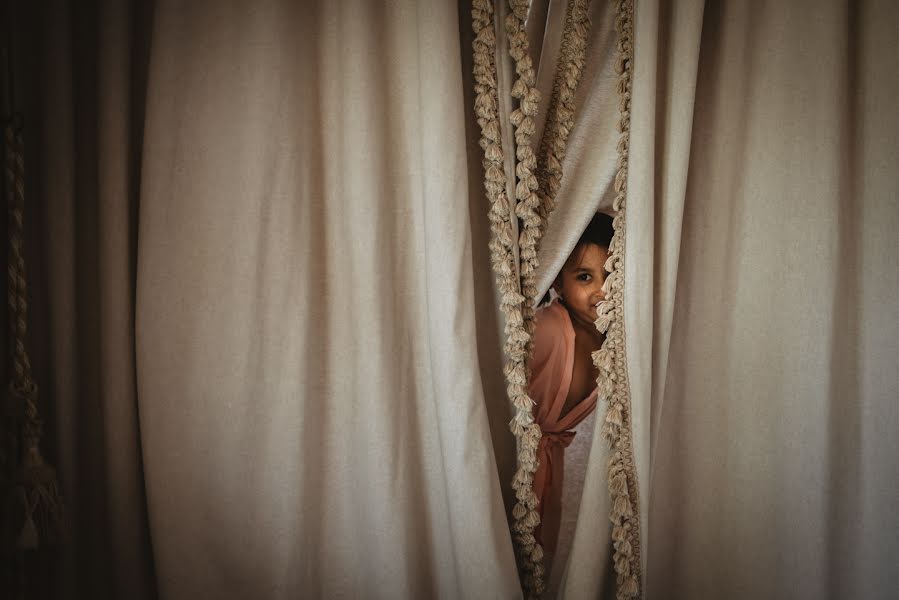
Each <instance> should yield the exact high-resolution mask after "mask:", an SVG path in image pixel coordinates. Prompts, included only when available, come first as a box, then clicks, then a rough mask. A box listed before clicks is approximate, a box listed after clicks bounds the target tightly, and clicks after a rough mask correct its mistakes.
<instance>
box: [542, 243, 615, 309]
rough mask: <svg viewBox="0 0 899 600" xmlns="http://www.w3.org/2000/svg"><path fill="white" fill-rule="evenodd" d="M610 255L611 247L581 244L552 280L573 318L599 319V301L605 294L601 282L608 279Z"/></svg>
mask: <svg viewBox="0 0 899 600" xmlns="http://www.w3.org/2000/svg"><path fill="white" fill-rule="evenodd" d="M608 257H609V253H608V250H607V249H606V248H603V247H601V246H597V245H596V244H585V245H583V246H578V247H577V248H575V249H574V252H572V253H571V256H569V257H568V260H567V261H565V265H564V266H563V267H562V271H561V272H560V273H559V276H558V278H556V282H555V283H554V284H553V288H554V289H555V290H556V293H557V294H559V295H560V296H562V299H563V302H564V304H565V307H566V308H567V309H568V313H569V314H570V315H571V318H572V320H577V321H579V322H580V323H581V324H582V325H587V324H590V325H591V326H592V323H593V321H595V320H596V305H597V304H598V303H599V301H600V300H603V299H604V298H605V294H603V291H602V284H603V283H604V282H605V280H606V270H605V268H604V265H605V263H606V259H607V258H608Z"/></svg>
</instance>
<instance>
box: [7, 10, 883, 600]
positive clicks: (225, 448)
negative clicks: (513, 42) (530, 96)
mask: <svg viewBox="0 0 899 600" xmlns="http://www.w3.org/2000/svg"><path fill="white" fill-rule="evenodd" d="M38 4H39V3H27V2H22V1H19V2H18V3H17V7H18V15H19V17H20V19H21V22H20V25H21V28H20V33H19V34H17V44H18V45H19V47H20V48H21V49H22V51H20V52H18V53H17V57H18V61H19V63H20V65H19V66H20V71H21V72H22V73H24V75H23V76H22V77H20V81H21V82H22V83H21V84H20V85H19V94H20V99H19V100H20V103H19V104H20V106H22V107H24V112H25V113H26V118H27V121H26V123H27V128H26V133H27V139H26V143H27V144H28V164H29V167H30V168H29V183H28V185H29V190H31V192H32V193H31V198H33V199H34V202H33V204H32V205H31V209H30V210H31V212H30V213H29V217H30V218H29V221H28V222H29V224H30V225H29V227H31V233H30V235H31V237H30V240H31V241H30V244H31V245H30V250H29V252H30V254H29V265H30V273H31V274H32V282H33V285H32V294H33V295H34V297H35V300H34V303H33V304H34V306H35V308H34V310H33V311H32V313H31V314H32V316H33V319H34V321H35V323H34V325H33V326H32V328H31V332H32V335H33V337H34V341H33V346H34V352H33V362H34V364H35V374H36V376H38V377H39V384H40V385H41V389H42V391H43V393H42V399H43V400H44V406H45V410H46V412H47V416H48V420H49V421H50V426H49V429H48V436H47V438H48V439H47V441H46V446H48V452H47V454H48V456H50V457H52V460H53V462H55V464H56V465H57V467H59V470H60V473H61V478H62V483H63V487H64V491H65V494H66V500H67V509H68V517H69V519H68V521H69V527H70V530H69V539H68V543H67V545H66V546H65V552H64V554H63V561H62V578H61V579H59V580H58V584H57V585H56V595H57V596H59V597H65V598H69V597H86V598H87V597H89V598H123V597H128V598H131V597H138V598H140V597H146V598H154V597H161V598H193V597H220V598H247V597H254V598H287V597H376V598H412V597H432V596H436V597H444V598H484V597H517V596H519V595H520V591H519V588H518V582H517V576H516V573H515V564H514V560H513V557H512V549H511V541H510V537H509V535H508V532H507V528H506V519H505V515H504V512H503V507H502V501H501V497H502V494H503V493H505V494H507V496H506V497H507V500H508V489H509V488H508V482H509V481H510V479H511V473H512V471H513V470H514V452H515V449H514V442H513V440H512V438H511V435H510V434H509V433H508V419H509V417H510V413H509V409H508V405H507V401H506V399H505V391H504V383H503V380H502V372H501V365H502V360H501V354H500V347H501V336H500V333H501V320H500V319H499V317H498V315H497V313H496V311H495V308H494V307H495V306H496V303H495V300H496V296H495V290H494V289H493V283H492V274H491V273H490V271H489V257H488V252H487V239H488V234H489V232H488V227H487V223H486V217H485V214H486V211H487V206H486V204H485V203H484V202H483V200H482V198H483V196H482V192H481V189H482V187H481V177H482V175H483V174H482V173H481V172H480V166H479V164H480V158H479V152H480V149H479V148H478V147H477V144H476V140H477V136H478V133H477V126H476V125H475V124H473V115H472V108H471V107H472V101H471V88H470V86H471V79H470V77H471V76H470V73H471V68H470V67H471V65H470V60H471V58H470V55H471V50H470V41H471V33H470V21H469V18H470V17H469V8H470V7H469V6H467V5H466V3H464V2H463V3H460V4H459V5H458V6H455V5H452V6H451V5H448V4H447V3H439V2H433V3H422V2H415V1H412V0H408V1H399V2H389V3H377V4H372V3H369V2H364V1H362V0H359V1H357V2H353V1H341V2H332V3H312V2H309V3H299V4H297V3H291V2H286V1H282V0H268V1H264V2H253V3H250V2H244V3H241V2H211V1H210V2H193V3H190V4H189V6H187V5H184V4H181V3H175V2H171V1H168V0H162V1H157V2H155V3H137V2H113V1H112V0H107V1H95V2H89V3H79V4H78V5H77V6H75V5H73V4H72V3H68V2H65V1H63V0H55V1H50V2H46V3H43V5H41V6H38ZM563 8H564V2H558V1H556V0H547V1H546V2H539V3H535V5H534V9H533V11H532V14H533V18H532V20H531V22H530V23H529V31H530V34H531V46H532V50H533V51H534V52H535V58H536V59H537V61H538V62H537V63H536V64H539V65H540V68H539V72H538V80H539V81H538V85H539V86H541V89H546V86H547V85H551V81H549V82H548V80H547V75H548V74H551V70H548V69H551V65H552V64H553V60H554V59H553V56H554V53H555V52H557V45H558V40H559V35H560V32H561V24H562V22H561V18H560V15H561V14H562V11H563ZM611 10H612V9H611V7H610V6H608V4H606V3H602V2H593V3H592V4H591V17H592V20H593V26H592V28H591V33H590V36H591V37H590V45H589V47H588V56H589V58H588V67H587V69H586V71H585V74H584V79H583V81H582V85H581V88H580V90H579V95H578V98H579V100H578V102H579V112H578V116H577V120H576V124H575V130H574V131H573V132H572V137H571V140H570V145H569V148H570V149H569V152H568V156H567V158H566V164H565V179H564V180H563V189H562V191H561V192H560V195H559V199H558V202H559V204H558V208H557V211H556V213H554V216H553V217H552V220H551V222H550V228H549V230H548V231H547V234H546V237H545V238H544V243H543V247H542V251H541V263H542V264H543V265H544V276H543V279H542V281H543V283H544V286H546V285H548V282H549V281H550V280H551V278H552V275H553V272H554V269H556V268H558V265H559V264H561V261H562V260H564V258H565V256H566V255H567V253H568V250H569V249H570V247H571V246H572V245H573V243H574V241H575V240H576V238H577V237H578V235H579V228H580V227H582V226H583V224H584V223H586V221H587V219H589V215H590V214H591V213H592V212H593V211H594V210H596V209H597V208H607V207H608V203H609V201H610V196H609V195H608V186H609V182H610V181H611V178H612V176H613V174H614V143H615V141H616V137H615V135H614V123H615V111H616V110H617V104H616V102H615V101H614V100H613V99H611V96H610V94H611V93H612V91H613V89H614V87H613V82H612V72H611V68H612V63H611V52H612V44H613V39H612V37H613V34H612V31H613V28H612V22H611ZM897 25H899V14H897V10H896V8H895V6H894V5H893V3H890V2H885V1H880V2H875V1H868V2H860V3H838V2H836V1H835V0H834V1H828V2H794V3H772V2H763V3H748V2H737V1H732V2H702V1H700V0H689V1H685V2H678V3H665V2H658V1H657V0H638V1H637V2H636V21H635V28H636V31H635V35H636V40H637V44H636V60H635V65H634V96H633V99H632V108H631V116H632V127H631V137H630V140H631V142H630V143H631V154H630V171H629V174H630V176H629V195H628V220H627V224H628V225H627V226H628V230H627V244H628V247H627V255H626V256H627V258H626V286H627V287H626V290H625V300H626V302H627V304H626V311H625V315H626V319H627V321H626V323H625V325H626V330H627V335H628V337H627V351H628V358H629V379H630V383H631V394H632V403H633V411H634V412H633V416H634V424H635V447H636V450H637V463H638V464H637V466H638V476H639V481H640V497H641V504H640V520H641V526H642V536H643V537H642V547H643V557H642V558H643V561H644V564H643V572H644V582H643V583H644V593H645V594H644V595H645V596H646V597H649V598H704V597H731V598H747V599H749V598H759V597H772V598H787V597H791V598H856V597H857V598H888V597H891V595H892V590H894V589H895V588H896V587H897V585H899V584H897V581H896V576H895V575H894V574H893V572H894V569H893V565H895V564H896V563H897V561H899V544H897V540H899V520H897V519H896V517H895V515H896V514H897V511H899V490H897V486H899V484H897V478H896V475H895V474H896V473H897V472H899V458H897V457H899V449H897V447H896V442H895V435H894V432H895V431H897V430H899V414H897V413H899V409H897V407H896V399H897V397H899V378H897V374H896V370H895V368H894V365H895V358H894V357H895V356H897V355H899V348H897V341H896V340H897V339H899V305H897V302H896V300H895V291H896V289H899V271H897V269H896V259H895V257H896V256H897V253H899V244H897V242H896V239H899V236H896V235H895V231H896V229H897V227H899V209H897V203H899V193H897V183H896V181H897V180H896V175H895V173H896V166H897V164H899V163H897V158H899V146H897V143H896V140H895V132H896V131H897V130H899V123H897V117H896V113H895V110H894V109H893V104H894V102H893V98H894V97H895V96H896V94H897V92H899V82H897V73H899V64H897V60H899V59H897V57H899V48H897V42H896V39H897V36H896V33H897ZM554 48H555V49H554ZM507 66H508V65H507ZM547 95H548V94H546V93H544V96H547ZM538 134H539V130H538ZM594 441H595V443H594V445H593V455H592V456H591V466H590V472H589V474H588V480H587V482H586V485H585V490H584V501H583V502H582V507H583V508H582V511H583V513H582V517H583V518H581V519H580V520H579V523H578V530H577V533H576V537H575V542H574V547H573V550H572V556H571V559H570V563H569V565H568V569H567V576H566V579H565V584H564V587H563V595H564V597H567V598H599V597H611V596H608V595H607V594H608V591H609V589H610V587H611V584H612V582H613V581H612V580H613V579H614V575H613V574H612V573H611V572H610V568H611V567H610V566H609V564H608V556H609V554H608V546H609V540H608V536H609V533H608V530H609V527H608V519H607V514H608V500H607V497H608V490H607V483H606V469H605V456H604V454H605V447H604V445H603V444H602V442H601V440H600V438H599V436H598V433H597V436H596V437H595V440H594ZM51 587H52V586H51Z"/></svg>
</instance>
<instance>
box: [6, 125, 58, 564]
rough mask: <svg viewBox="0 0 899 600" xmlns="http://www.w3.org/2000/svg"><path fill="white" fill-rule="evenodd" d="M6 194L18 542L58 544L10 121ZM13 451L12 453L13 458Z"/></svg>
mask: <svg viewBox="0 0 899 600" xmlns="http://www.w3.org/2000/svg"><path fill="white" fill-rule="evenodd" d="M4 140H5V155H6V161H5V162H6V168H5V171H6V198H7V206H8V226H9V257H8V260H9V264H8V273H7V274H8V290H7V300H8V308H9V335H10V350H11V366H12V368H11V372H10V381H9V384H8V386H7V410H6V413H7V415H11V416H12V418H11V419H8V420H9V421H11V430H12V431H11V436H12V437H13V444H12V447H13V449H14V452H15V454H16V455H17V456H15V457H12V458H14V462H15V463H17V465H16V468H15V472H14V475H13V494H14V496H15V499H16V500H17V502H18V505H19V506H18V508H19V511H18V513H19V515H20V516H21V525H20V529H19V533H18V536H17V539H16V544H17V546H18V548H20V549H21V550H32V549H36V548H38V547H39V546H41V545H42V544H45V545H52V544H55V543H57V542H58V541H59V539H60V536H61V534H62V523H63V505H62V498H61V496H60V492H59V485H58V482H57V477H56V470H55V469H53V468H52V467H51V466H49V465H48V464H46V463H45V462H44V459H43V457H42V456H41V452H40V442H41V435H42V433H43V420H42V419H41V416H40V411H39V407H38V388H37V385H36V384H35V382H34V380H33V379H32V375H31V361H30V360H29V357H28V351H27V347H26V344H27V330H28V286H27V279H26V271H25V257H24V244H25V234H24V232H25V224H24V222H25V159H24V141H23V138H22V133H21V130H19V129H17V128H16V127H14V125H13V123H12V122H11V123H9V124H8V125H7V126H6V131H5V136H4ZM9 458H10V457H8V459H9Z"/></svg>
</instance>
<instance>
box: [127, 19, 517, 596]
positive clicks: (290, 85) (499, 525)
mask: <svg viewBox="0 0 899 600" xmlns="http://www.w3.org/2000/svg"><path fill="white" fill-rule="evenodd" d="M459 56H460V51H459V29H458V22H457V20H456V8H455V7H454V6H449V5H446V4H445V3H431V4H421V3H418V2H411V1H410V2H393V3H385V4H383V5H379V6H375V5H372V4H370V3H367V2H338V3H307V4H305V5H294V4H291V3H286V2H267V3H257V4H253V5H249V4H243V5H238V4H231V3H228V4H222V3H211V2H208V3H193V4H192V5H191V6H190V7H189V8H188V7H184V6H182V5H179V4H177V3H165V2H161V3H159V4H158V6H157V12H156V19H155V26H154V38H153V55H152V61H151V71H150V88H149V97H148V102H147V136H146V138H145V143H144V164H143V173H142V181H143V186H142V190H141V210H140V225H139V228H140V235H139V241H140V245H139V266H138V288H137V297H138V314H137V348H138V354H137V358H138V365H139V369H138V375H139V378H138V390H139V396H138V397H139V403H140V414H141V431H142V436H143V450H144V460H145V465H146V474H147V476H146V481H147V491H148V501H149V508H150V514H151V517H152V518H151V524H152V532H153V547H154V552H155V558H156V564H157V568H158V574H159V586H160V592H161V595H162V596H163V597H166V598H179V597H197V596H202V597H206V596H217V597H235V598H236V597H296V596H298V595H306V596H311V597H347V596H350V597H352V596H366V597H381V598H405V597H447V598H456V597H480V596H487V597H515V596H517V595H518V594H519V593H520V592H519V586H518V582H517V577H516V574H515V569H514V560H513V558H512V554H511V543H510V540H509V535H508V530H507V527H506V522H505V518H504V513H503V507H502V503H501V496H500V492H499V480H498V478H497V473H496V466H495V462H494V459H493V454H492V452H491V447H490V434H489V430H488V426H487V423H488V422H487V418H486V411H485V407H484V406H485V405H484V398H483V392H482V388H481V382H480V379H479V372H478V363H477V355H476V354H475V353H474V352H473V349H474V348H475V329H474V327H475V320H474V310H473V299H474V295H473V288H472V281H473V277H472V263H471V260H472V259H471V243H472V242H471V232H470V221H469V215H468V211H467V206H466V203H465V202H463V203H462V204H460V203H459V201H458V200H459V199H460V198H465V194H466V192H467V189H468V187H467V186H468V184H467V173H466V156H465V145H464V140H465V138H464V134H465V130H464V125H463V123H464V121H463V108H462V104H461V102H462V86H461V77H462V71H461V64H460V62H459Z"/></svg>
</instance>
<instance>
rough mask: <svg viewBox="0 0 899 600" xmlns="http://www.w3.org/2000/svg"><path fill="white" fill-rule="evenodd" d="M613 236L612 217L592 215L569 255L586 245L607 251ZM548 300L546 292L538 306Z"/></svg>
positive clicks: (603, 214)
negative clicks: (593, 245)
mask: <svg viewBox="0 0 899 600" xmlns="http://www.w3.org/2000/svg"><path fill="white" fill-rule="evenodd" d="M614 234H615V229H614V228H613V227H612V217H610V216H609V215H607V214H605V213H601V212H598V213H596V214H595V215H593V218H592V219H590V222H589V223H588V224H587V228H586V229H584V233H582V234H581V237H580V238H579V239H578V241H577V244H575V245H574V248H573V249H572V251H571V253H572V254H574V253H575V252H577V250H578V248H581V249H583V247H584V246H586V245H587V244H596V245H597V246H600V247H602V248H605V249H606V250H608V249H609V246H611V245H612V236H613V235H614ZM549 298H550V296H549V292H546V294H545V295H544V296H543V298H542V299H541V300H540V304H546V303H547V302H549Z"/></svg>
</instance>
